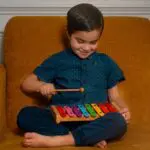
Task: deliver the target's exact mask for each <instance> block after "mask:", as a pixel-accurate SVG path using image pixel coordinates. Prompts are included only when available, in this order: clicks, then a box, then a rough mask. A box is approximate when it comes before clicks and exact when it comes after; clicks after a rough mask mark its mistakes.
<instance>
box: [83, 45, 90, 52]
mask: <svg viewBox="0 0 150 150" xmlns="http://www.w3.org/2000/svg"><path fill="white" fill-rule="evenodd" d="M82 49H83V50H84V51H89V50H90V46H89V45H88V44H85V45H84V46H83V48H82Z"/></svg>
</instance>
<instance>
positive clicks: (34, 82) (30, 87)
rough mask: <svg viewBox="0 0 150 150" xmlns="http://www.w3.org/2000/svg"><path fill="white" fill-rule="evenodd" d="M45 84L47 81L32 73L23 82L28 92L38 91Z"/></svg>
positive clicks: (23, 86)
mask: <svg viewBox="0 0 150 150" xmlns="http://www.w3.org/2000/svg"><path fill="white" fill-rule="evenodd" d="M43 84H45V82H43V81H40V80H39V79H38V77H37V76H36V75H35V74H33V73H32V74H30V75H29V76H28V77H27V78H26V79H25V80H24V81H23V82H22V83H21V88H22V90H23V91H25V92H28V93H31V92H38V91H39V89H40V87H41V86H42V85H43Z"/></svg>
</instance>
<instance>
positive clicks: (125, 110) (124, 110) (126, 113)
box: [120, 108, 131, 123]
mask: <svg viewBox="0 0 150 150" xmlns="http://www.w3.org/2000/svg"><path fill="white" fill-rule="evenodd" d="M120 113H121V114H122V116H123V117H124V119H125V120H126V122H127V123H129V121H130V119H131V114H130V112H129V110H128V108H122V109H121V110H120Z"/></svg>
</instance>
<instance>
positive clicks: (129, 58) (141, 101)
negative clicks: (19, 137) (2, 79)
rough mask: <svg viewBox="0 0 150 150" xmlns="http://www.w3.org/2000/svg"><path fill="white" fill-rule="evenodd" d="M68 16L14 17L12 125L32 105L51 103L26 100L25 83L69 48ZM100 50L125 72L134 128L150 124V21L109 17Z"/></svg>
mask: <svg viewBox="0 0 150 150" xmlns="http://www.w3.org/2000/svg"><path fill="white" fill-rule="evenodd" d="M65 29H66V17H65V16H61V17H60V16H34V17H33V16H22V17H14V18H12V19H11V20H10V21H9V22H8V23H7V25H6V28H5V32H4V65H5V67H6V72H7V91H6V92H7V93H6V94H7V123H8V126H9V127H10V128H11V129H14V128H16V116H17V113H18V112H19V110H20V109H21V108H22V107H24V106H27V105H36V104H37V102H38V103H40V102H39V100H40V101H45V99H44V98H43V97H42V96H40V95H37V94H34V95H33V94H32V95H26V94H25V93H23V92H22V91H21V89H20V83H21V82H22V81H23V79H24V78H25V77H26V76H27V75H28V74H30V73H31V72H32V71H33V69H34V68H35V67H36V66H37V65H39V64H40V63H41V62H42V61H43V60H44V59H45V58H47V57H48V56H49V55H51V54H53V53H56V52H58V51H61V50H63V49H64V48H65V47H66V45H67V38H66V34H65ZM98 50H99V51H101V52H104V53H107V54H108V55H109V56H111V57H112V58H113V59H114V60H115V61H116V62H117V63H118V65H119V66H120V67H121V68H122V70H123V71H124V74H125V76H126V81H125V82H122V83H121V84H119V87H120V93H121V96H122V97H123V99H125V101H126V103H127V104H128V105H129V108H130V110H131V113H132V118H133V119H132V120H133V123H136V122H139V120H143V121H145V123H146V122H148V120H149V118H148V117H150V116H149V114H150V109H149V104H150V102H149V97H148V96H149V95H148V93H149V90H150V84H149V83H150V82H149V78H150V60H149V55H150V22H149V20H148V19H145V18H138V17H105V27H104V32H103V35H102V38H101V40H100V41H99V47H98Z"/></svg>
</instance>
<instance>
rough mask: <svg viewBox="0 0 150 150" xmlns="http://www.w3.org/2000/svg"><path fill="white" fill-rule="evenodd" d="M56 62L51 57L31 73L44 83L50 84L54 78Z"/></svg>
mask: <svg viewBox="0 0 150 150" xmlns="http://www.w3.org/2000/svg"><path fill="white" fill-rule="evenodd" d="M56 61H57V60H55V59H54V58H53V57H52V56H51V57H49V58H47V59H46V60H44V61H43V62H42V63H41V64H40V65H39V66H38V67H37V68H35V69H34V70H33V73H34V74H35V75H37V77H38V78H39V79H40V80H41V81H44V82H52V81H53V79H54V76H55V72H56V71H55V70H56V67H57V66H56V64H57V63H56Z"/></svg>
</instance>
